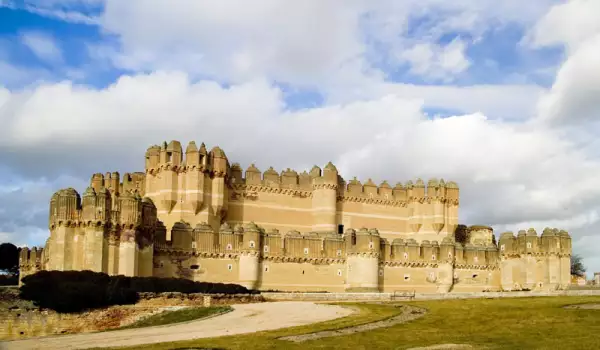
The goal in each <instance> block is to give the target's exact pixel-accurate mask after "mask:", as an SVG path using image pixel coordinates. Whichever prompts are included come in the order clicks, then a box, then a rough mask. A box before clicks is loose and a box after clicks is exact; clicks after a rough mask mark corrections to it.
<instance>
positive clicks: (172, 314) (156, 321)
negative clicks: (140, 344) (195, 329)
mask: <svg viewBox="0 0 600 350" xmlns="http://www.w3.org/2000/svg"><path fill="white" fill-rule="evenodd" d="M231 310H233V309H232V308H231V307H230V306H212V307H190V308H185V309H181V310H175V311H165V312H161V313H159V314H156V315H152V316H149V317H146V318H143V319H141V320H139V321H137V322H135V323H132V324H130V325H127V326H125V327H121V328H119V329H129V328H140V327H151V326H162V325H165V324H172V323H179V322H187V321H193V320H197V319H199V318H204V317H208V316H212V315H216V314H221V313H225V312H228V311H231Z"/></svg>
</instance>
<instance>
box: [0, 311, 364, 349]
mask: <svg viewBox="0 0 600 350" xmlns="http://www.w3.org/2000/svg"><path fill="white" fill-rule="evenodd" d="M233 308H234V310H233V311H232V312H229V313H227V314H225V315H222V316H217V317H215V318H210V319H207V320H200V321H191V322H186V323H180V324H174V325H166V326H159V327H148V328H138V329H126V330H120V331H112V332H103V333H88V334H76V335H63V336H55V337H43V338H35V339H27V340H15V341H10V342H0V349H2V350H13V349H15V350H16V349H19V350H25V349H87V348H93V347H111V346H131V345H142V344H153V343H162V342H171V341H178V340H190V339H198V338H210V337H219V336H224V335H234V334H243V333H253V332H258V331H266V330H273V329H278V328H286V327H293V326H301V325H306V324H310V323H315V322H322V321H328V320H332V319H335V318H339V317H344V316H348V315H350V314H351V313H353V312H354V311H353V310H352V309H348V308H343V307H341V306H335V305H325V304H315V303H311V302H295V301H288V302H274V303H258V304H244V305H234V306H233Z"/></svg>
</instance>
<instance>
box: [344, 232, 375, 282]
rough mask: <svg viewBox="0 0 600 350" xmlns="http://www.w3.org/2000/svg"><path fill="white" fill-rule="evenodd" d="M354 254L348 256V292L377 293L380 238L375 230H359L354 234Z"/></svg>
mask: <svg viewBox="0 0 600 350" xmlns="http://www.w3.org/2000/svg"><path fill="white" fill-rule="evenodd" d="M354 248H355V249H354V252H353V253H351V254H348V257H347V264H348V280H347V286H346V288H347V290H349V291H373V292H376V291H379V255H380V249H381V238H380V237H379V232H378V231H377V230H376V229H371V230H368V229H366V228H361V229H360V230H358V232H356V245H355V247H354Z"/></svg>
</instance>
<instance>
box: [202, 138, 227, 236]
mask: <svg viewBox="0 0 600 350" xmlns="http://www.w3.org/2000/svg"><path fill="white" fill-rule="evenodd" d="M208 160H209V163H210V175H211V178H210V180H209V181H211V185H210V191H211V196H210V212H209V213H208V218H207V219H208V220H207V222H208V224H209V225H210V226H211V227H212V228H213V230H215V231H218V230H219V227H220V226H221V223H222V220H223V219H224V218H225V215H226V213H227V209H228V201H227V198H228V193H229V191H228V187H227V178H228V171H229V161H228V160H227V156H226V155H225V152H223V150H222V149H221V148H219V147H216V146H215V147H213V149H212V150H211V151H210V153H209V154H208Z"/></svg>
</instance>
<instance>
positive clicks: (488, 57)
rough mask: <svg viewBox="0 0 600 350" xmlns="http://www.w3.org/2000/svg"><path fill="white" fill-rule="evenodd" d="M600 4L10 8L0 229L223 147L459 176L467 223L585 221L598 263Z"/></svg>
mask: <svg viewBox="0 0 600 350" xmlns="http://www.w3.org/2000/svg"><path fill="white" fill-rule="evenodd" d="M597 118H600V1H598V0H571V1H558V0H534V1H523V0H503V1H501V2H498V1H495V0H454V1H446V0H401V1H398V0H381V1H372V0H339V1H337V0H326V1H323V0H303V1H286V2H283V1H279V0H254V1H242V0H239V1H234V0H221V1H191V0H190V1H183V0H181V1H174V0H169V1H166V0H165V1H158V0H157V1H150V0H148V1H141V0H140V1H136V0H127V1H123V0H64V1H59V0H38V1H24V0H22V1H11V0H0V125H1V126H0V241H12V242H14V243H16V244H20V245H21V244H27V245H30V246H31V245H36V244H38V245H39V244H42V243H43V242H44V241H45V239H46V237H47V235H48V231H47V222H46V221H47V206H48V201H49V198H50V196H51V195H52V193H53V192H54V191H56V190H57V189H60V188H63V187H69V186H72V187H75V188H76V189H78V190H79V191H83V190H84V189H85V187H86V185H87V183H88V181H89V178H90V175H91V174H92V173H94V172H106V171H120V172H121V173H123V172H127V171H140V170H143V167H144V164H143V160H144V158H143V157H144V152H145V150H146V148H147V147H148V146H149V145H151V144H155V143H160V142H162V141H163V140H171V139H178V140H181V141H182V142H185V143H187V142H188V141H190V140H195V141H196V142H198V143H199V142H205V143H206V144H207V146H209V147H212V146H214V145H217V144H218V145H219V146H221V147H222V148H223V149H224V150H225V151H226V153H227V155H228V157H229V158H230V159H231V160H232V161H237V162H240V163H241V164H242V166H243V167H246V166H247V165H248V164H249V163H251V162H255V163H256V164H257V166H258V167H259V168H260V169H262V170H265V169H266V168H267V167H268V166H271V165H272V166H274V167H275V168H276V169H278V170H281V169H283V168H287V167H290V168H295V169H299V170H300V169H309V168H310V167H311V166H312V165H314V164H317V165H320V166H324V165H325V164H326V163H327V162H328V161H330V160H331V161H333V162H334V164H336V165H337V166H338V168H339V169H340V171H341V172H342V175H343V176H344V177H346V178H349V177H352V176H358V177H359V179H363V180H366V179H367V178H369V177H372V178H373V180H374V181H377V182H380V181H383V180H388V181H389V182H391V183H396V182H397V181H403V182H405V181H407V180H410V179H412V180H414V179H416V178H417V177H421V178H423V179H428V178H431V177H437V178H440V177H442V178H444V179H446V180H454V181H457V182H458V183H459V185H460V187H461V211H460V216H461V222H462V223H464V224H469V225H470V224H487V225H492V226H493V227H494V229H495V230H496V234H499V233H500V232H502V231H505V230H513V231H516V230H518V229H527V228H529V227H534V228H536V229H538V231H541V230H542V229H543V228H544V227H546V226H550V227H559V228H564V229H567V230H569V231H570V232H571V234H572V236H573V239H574V250H575V253H578V254H581V255H582V256H583V257H584V259H585V260H584V261H585V263H586V265H587V266H588V272H590V273H591V272H593V271H600V255H598V253H597V250H599V249H600V151H598V150H599V149H600V139H598V138H597V137H596V135H597V133H598V132H600V126H599V125H598V122H597V120H596V119H597Z"/></svg>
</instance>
